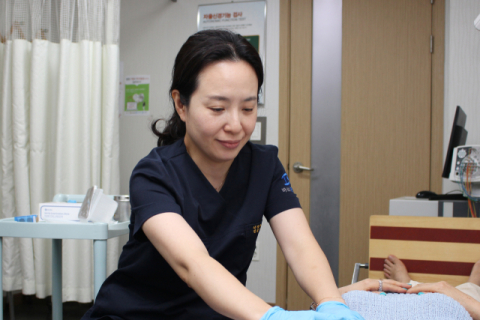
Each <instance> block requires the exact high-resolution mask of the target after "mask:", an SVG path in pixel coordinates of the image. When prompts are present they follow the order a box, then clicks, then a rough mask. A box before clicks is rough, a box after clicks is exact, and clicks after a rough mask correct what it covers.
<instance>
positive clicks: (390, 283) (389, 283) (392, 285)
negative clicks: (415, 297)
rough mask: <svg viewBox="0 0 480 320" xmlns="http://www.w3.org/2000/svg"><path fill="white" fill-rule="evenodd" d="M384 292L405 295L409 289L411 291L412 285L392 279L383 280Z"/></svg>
mask: <svg viewBox="0 0 480 320" xmlns="http://www.w3.org/2000/svg"><path fill="white" fill-rule="evenodd" d="M382 282H383V286H382V287H383V291H387V292H396V293H405V292H407V289H410V287H411V285H410V284H408V283H403V282H399V281H395V280H391V279H386V280H383V281H382Z"/></svg>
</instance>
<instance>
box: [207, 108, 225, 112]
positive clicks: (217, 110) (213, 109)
mask: <svg viewBox="0 0 480 320" xmlns="http://www.w3.org/2000/svg"><path fill="white" fill-rule="evenodd" d="M210 110H212V111H213V112H222V111H223V108H210Z"/></svg>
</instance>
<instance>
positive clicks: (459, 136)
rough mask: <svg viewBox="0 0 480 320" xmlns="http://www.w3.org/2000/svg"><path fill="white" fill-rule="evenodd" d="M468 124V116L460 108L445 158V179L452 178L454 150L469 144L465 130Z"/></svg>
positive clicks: (457, 111) (456, 112)
mask: <svg viewBox="0 0 480 320" xmlns="http://www.w3.org/2000/svg"><path fill="white" fill-rule="evenodd" d="M466 122H467V115H466V114H465V112H463V110H462V108H460V106H457V109H456V110H455V118H454V119H453V127H452V132H451V133H450V141H449V142H448V148H447V155H446V156H445V163H444V167H443V174H442V177H443V178H447V179H448V177H449V176H450V168H451V167H452V157H453V149H454V148H455V147H458V146H463V145H465V143H466V142H467V134H468V132H467V130H465V123H466Z"/></svg>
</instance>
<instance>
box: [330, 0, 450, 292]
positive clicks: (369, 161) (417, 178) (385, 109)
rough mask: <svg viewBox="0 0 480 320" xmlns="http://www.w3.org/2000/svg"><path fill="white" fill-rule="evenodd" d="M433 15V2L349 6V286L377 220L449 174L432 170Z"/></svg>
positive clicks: (345, 108)
mask: <svg viewBox="0 0 480 320" xmlns="http://www.w3.org/2000/svg"><path fill="white" fill-rule="evenodd" d="M432 13H433V6H432V4H431V3H430V0H420V1H419V0H395V1H385V0H369V1H357V0H344V1H343V36H342V38H343V43H342V123H341V125H342V143H341V181H340V185H341V187H340V199H341V200H340V254H339V257H340V258H339V260H340V261H339V265H340V270H339V284H340V285H341V286H342V285H346V284H348V283H349V282H350V281H351V276H352V269H353V265H354V263H355V262H362V261H367V259H368V224H369V217H370V215H372V214H376V215H381V214H388V207H389V199H392V198H397V197H401V196H406V195H411V196H413V195H415V194H416V193H417V192H418V191H420V190H430V189H432V187H433V185H432V183H431V177H432V176H433V175H435V176H436V177H438V178H440V176H441V173H440V170H438V172H437V171H436V170H437V169H438V168H434V169H435V172H433V173H432V172H431V168H433V167H432V166H431V162H432V161H431V160H432V159H431V157H432V150H433V149H432V140H431V137H432V111H433V110H432V99H431V98H432V57H433V56H432V53H431V35H432V32H433V31H432V16H433V15H432ZM442 109H443V108H442ZM439 136H440V137H441V136H442V135H441V134H440V135H439ZM435 156H436V155H435ZM436 181H438V179H437V180H436ZM435 187H436V188H435V189H437V190H438V189H439V188H440V186H435Z"/></svg>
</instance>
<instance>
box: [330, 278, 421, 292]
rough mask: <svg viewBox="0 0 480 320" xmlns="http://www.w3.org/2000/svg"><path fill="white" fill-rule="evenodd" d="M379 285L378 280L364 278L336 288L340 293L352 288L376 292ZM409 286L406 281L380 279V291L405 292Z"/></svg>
mask: <svg viewBox="0 0 480 320" xmlns="http://www.w3.org/2000/svg"><path fill="white" fill-rule="evenodd" d="M379 287H380V282H379V280H376V279H365V280H362V281H359V282H355V283H353V284H350V285H348V286H345V287H341V288H339V289H338V290H339V291H340V294H344V293H347V292H349V291H353V290H361V291H372V292H378V291H379ZM411 287H412V285H410V284H408V283H403V282H398V281H395V280H390V279H382V291H387V292H396V293H406V292H407V290H408V289H410V288H411Z"/></svg>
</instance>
